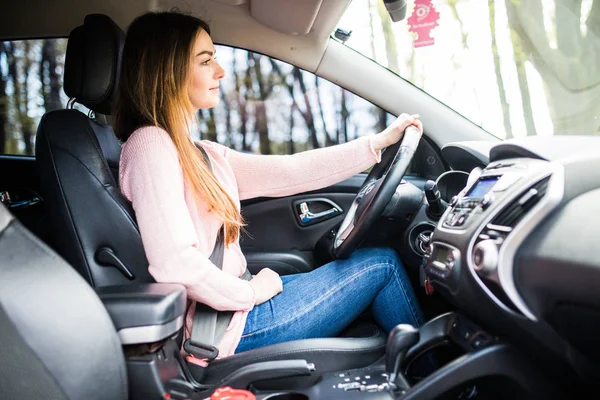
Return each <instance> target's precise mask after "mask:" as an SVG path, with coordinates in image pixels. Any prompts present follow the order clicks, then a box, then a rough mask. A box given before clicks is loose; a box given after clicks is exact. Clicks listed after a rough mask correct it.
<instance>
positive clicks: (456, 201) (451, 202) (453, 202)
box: [450, 196, 458, 207]
mask: <svg viewBox="0 0 600 400" xmlns="http://www.w3.org/2000/svg"><path fill="white" fill-rule="evenodd" d="M456 203H458V196H452V199H450V207H454V206H455V205H456Z"/></svg>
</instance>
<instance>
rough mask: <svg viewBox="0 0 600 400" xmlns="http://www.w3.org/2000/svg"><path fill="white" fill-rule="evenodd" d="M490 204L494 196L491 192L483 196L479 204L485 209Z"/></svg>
mask: <svg viewBox="0 0 600 400" xmlns="http://www.w3.org/2000/svg"><path fill="white" fill-rule="evenodd" d="M490 204H492V197H491V196H490V195H489V194H486V195H485V196H483V200H481V203H479V206H480V207H481V209H482V210H485V209H486V208H488V207H489V206H490Z"/></svg>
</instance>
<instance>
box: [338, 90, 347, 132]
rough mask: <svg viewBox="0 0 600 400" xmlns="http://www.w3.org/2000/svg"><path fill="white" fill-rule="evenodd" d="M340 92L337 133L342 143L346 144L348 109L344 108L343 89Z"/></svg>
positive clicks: (344, 97) (344, 95) (344, 96)
mask: <svg viewBox="0 0 600 400" xmlns="http://www.w3.org/2000/svg"><path fill="white" fill-rule="evenodd" d="M340 89H341V90H342V101H341V107H340V125H341V126H340V130H339V132H340V133H341V135H342V136H343V138H344V143H347V142H348V114H349V113H348V108H347V106H346V91H345V90H344V89H343V88H340ZM338 143H339V139H338Z"/></svg>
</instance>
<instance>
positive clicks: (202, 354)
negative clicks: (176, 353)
mask: <svg viewBox="0 0 600 400" xmlns="http://www.w3.org/2000/svg"><path fill="white" fill-rule="evenodd" d="M183 349H184V350H185V351H187V352H188V353H190V354H192V355H193V356H194V357H197V358H200V359H203V358H205V359H207V360H208V361H212V360H214V359H215V358H217V356H218V355H219V349H218V348H217V347H216V346H212V345H206V344H204V343H198V342H193V341H192V339H187V340H186V341H185V342H183Z"/></svg>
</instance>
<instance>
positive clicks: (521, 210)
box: [492, 177, 550, 228]
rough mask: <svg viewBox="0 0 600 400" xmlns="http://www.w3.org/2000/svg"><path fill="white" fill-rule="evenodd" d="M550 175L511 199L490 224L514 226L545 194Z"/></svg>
mask: <svg viewBox="0 0 600 400" xmlns="http://www.w3.org/2000/svg"><path fill="white" fill-rule="evenodd" d="M548 181H550V177H547V178H544V179H542V180H541V181H539V182H538V183H536V184H535V185H533V186H532V187H531V188H530V189H529V190H527V191H525V192H524V193H523V194H521V196H520V197H519V198H518V199H517V200H515V201H513V202H512V203H511V204H510V205H508V207H506V208H505V209H504V210H502V211H501V212H500V214H498V215H497V216H496V217H495V218H494V219H493V220H492V224H494V225H497V226H505V227H509V228H514V227H515V226H516V225H517V224H518V223H519V222H520V221H521V220H522V219H523V217H524V216H525V215H526V214H527V212H528V211H529V210H531V209H532V208H533V207H534V206H535V205H536V204H537V203H538V202H539V201H540V200H541V199H542V197H544V195H545V194H546V190H547V189H548Z"/></svg>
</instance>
